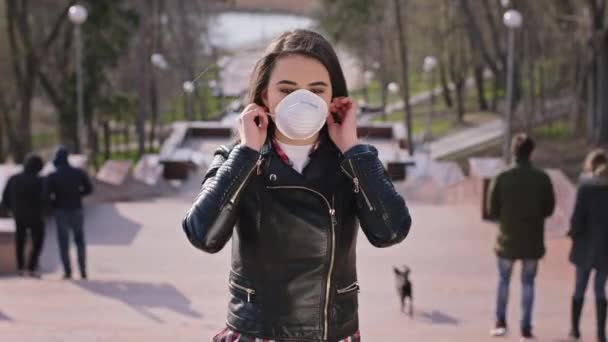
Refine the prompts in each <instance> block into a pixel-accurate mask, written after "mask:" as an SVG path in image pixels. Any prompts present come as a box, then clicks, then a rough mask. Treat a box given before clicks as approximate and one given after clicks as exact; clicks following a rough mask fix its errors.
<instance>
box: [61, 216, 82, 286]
mask: <svg viewBox="0 0 608 342" xmlns="http://www.w3.org/2000/svg"><path fill="white" fill-rule="evenodd" d="M55 220H56V222H57V241H59V252H60V254H61V261H62V263H63V270H64V272H65V274H66V275H72V265H71V263H70V231H71V232H72V234H73V235H74V243H75V244H76V249H77V250H78V265H79V266H80V274H81V275H86V246H85V241H84V228H83V225H84V217H83V213H82V209H69V210H67V209H56V210H55Z"/></svg>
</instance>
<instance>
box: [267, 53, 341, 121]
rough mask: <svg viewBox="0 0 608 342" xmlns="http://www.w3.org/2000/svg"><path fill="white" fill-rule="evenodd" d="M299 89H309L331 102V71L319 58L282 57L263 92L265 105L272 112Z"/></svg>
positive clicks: (295, 55) (294, 55)
mask: <svg viewBox="0 0 608 342" xmlns="http://www.w3.org/2000/svg"><path fill="white" fill-rule="evenodd" d="M298 89H307V90H310V91H311V92H313V93H315V94H317V95H318V96H320V97H321V98H322V99H323V100H325V102H326V103H327V107H328V108H329V105H330V103H331V99H332V91H331V81H330V78H329V72H327V69H326V68H325V66H324V65H323V64H321V62H319V61H318V60H316V59H314V58H311V57H306V56H302V55H297V54H293V55H287V56H283V57H280V58H279V59H278V60H277V61H276V62H275V65H274V69H273V70H272V73H271V74H270V80H269V82H268V88H267V89H266V91H264V93H263V94H262V99H263V100H264V105H265V106H266V108H268V110H269V112H270V113H273V114H274V113H275V108H276V107H277V104H279V102H281V100H282V99H283V98H284V97H285V96H287V95H289V94H290V93H291V92H293V91H296V90H298Z"/></svg>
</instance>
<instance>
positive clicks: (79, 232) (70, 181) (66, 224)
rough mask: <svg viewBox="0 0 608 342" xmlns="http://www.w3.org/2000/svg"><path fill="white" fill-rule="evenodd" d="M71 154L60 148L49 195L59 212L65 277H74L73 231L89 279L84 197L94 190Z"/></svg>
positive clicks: (57, 214)
mask: <svg viewBox="0 0 608 342" xmlns="http://www.w3.org/2000/svg"><path fill="white" fill-rule="evenodd" d="M68 155H69V152H68V150H67V149H66V148H64V147H60V148H59V149H58V150H57V152H56V153H55V159H54V160H53V164H54V165H55V168H56V170H55V171H54V172H53V173H51V174H50V175H49V176H48V178H47V182H46V185H47V187H46V189H47V196H48V197H49V199H50V201H51V204H52V206H53V209H54V213H55V220H56V223H57V240H58V242H59V251H60V254H61V261H62V263H63V270H64V279H70V278H71V277H72V267H71V264H70V253H69V248H70V240H69V239H70V231H71V232H72V234H73V235H74V241H75V243H76V249H77V250H78V265H79V267H80V275H81V278H82V279H86V278H87V269H86V245H85V235H84V227H83V226H84V215H83V210H82V197H84V196H86V195H88V194H90V193H91V192H92V191H93V186H92V185H91V181H90V180H89V177H88V176H87V174H86V173H85V172H84V171H83V170H80V169H77V168H74V167H72V166H70V164H69V162H68Z"/></svg>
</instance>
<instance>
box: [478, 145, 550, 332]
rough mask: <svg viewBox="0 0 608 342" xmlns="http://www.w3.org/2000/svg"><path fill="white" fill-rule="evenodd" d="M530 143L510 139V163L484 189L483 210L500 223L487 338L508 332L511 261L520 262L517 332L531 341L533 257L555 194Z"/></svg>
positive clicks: (540, 248) (540, 249)
mask: <svg viewBox="0 0 608 342" xmlns="http://www.w3.org/2000/svg"><path fill="white" fill-rule="evenodd" d="M534 147H535V144H534V141H533V140H532V139H531V138H530V137H528V136H527V135H526V134H519V135H517V136H515V137H514V138H513V141H512V144H511V152H512V153H513V159H514V160H515V162H514V163H513V164H512V165H510V166H509V167H508V168H506V169H505V170H504V171H502V172H501V173H499V174H498V176H496V178H495V179H494V180H493V181H492V183H491V185H490V187H489V190H488V191H489V194H488V196H487V198H488V203H487V208H486V209H487V212H488V215H489V217H490V218H491V219H493V220H496V221H497V222H498V223H499V227H500V229H499V233H498V238H497V241H496V248H495V251H496V255H497V256H498V275H499V281H498V295H497V301H496V326H495V328H494V329H492V331H491V334H492V336H504V335H505V334H506V333H507V320H506V313H507V303H508V295H509V282H510V279H511V273H512V271H513V264H514V263H515V261H517V260H521V261H522V276H521V279H522V310H523V315H522V319H521V335H522V339H523V340H527V339H532V338H534V336H533V335H532V308H533V305H534V280H535V278H536V272H537V267H538V260H539V259H541V258H542V257H543V256H544V255H545V241H544V235H545V219H547V218H548V217H549V216H551V215H552V214H553V210H554V208H555V195H554V192H553V185H552V184H551V179H550V178H549V176H548V175H547V174H546V173H545V172H543V171H542V170H540V169H537V168H536V167H534V166H533V165H532V163H531V161H530V157H531V156H532V152H533V151H534Z"/></svg>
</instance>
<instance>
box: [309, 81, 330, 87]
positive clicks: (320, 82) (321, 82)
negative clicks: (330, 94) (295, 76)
mask: <svg viewBox="0 0 608 342" xmlns="http://www.w3.org/2000/svg"><path fill="white" fill-rule="evenodd" d="M308 86H309V87H314V86H326V87H328V84H327V83H325V82H323V81H317V82H312V83H309V84H308Z"/></svg>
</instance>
